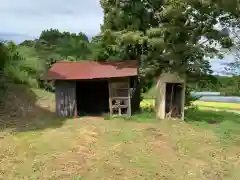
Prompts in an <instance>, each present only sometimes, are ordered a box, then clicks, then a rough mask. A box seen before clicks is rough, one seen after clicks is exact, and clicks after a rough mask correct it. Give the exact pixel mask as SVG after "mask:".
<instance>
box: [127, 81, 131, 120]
mask: <svg viewBox="0 0 240 180" xmlns="http://www.w3.org/2000/svg"><path fill="white" fill-rule="evenodd" d="M128 115H129V116H131V115H132V108H131V86H130V78H128Z"/></svg>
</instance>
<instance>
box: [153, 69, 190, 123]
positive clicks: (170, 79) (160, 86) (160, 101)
mask: <svg viewBox="0 0 240 180" xmlns="http://www.w3.org/2000/svg"><path fill="white" fill-rule="evenodd" d="M166 83H181V84H183V91H182V99H181V100H180V101H181V102H182V106H181V107H182V109H181V111H182V119H183V118H184V103H185V86H186V85H185V79H184V78H183V77H180V76H179V75H178V74H177V73H162V74H161V75H160V76H159V78H158V81H157V87H156V88H157V92H156V100H155V110H156V113H157V117H158V118H159V119H164V118H165V115H166V114H165V105H166V102H165V100H166Z"/></svg>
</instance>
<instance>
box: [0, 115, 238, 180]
mask: <svg viewBox="0 0 240 180" xmlns="http://www.w3.org/2000/svg"><path fill="white" fill-rule="evenodd" d="M186 114H187V120H186V122H179V121H167V120H155V119H154V115H153V114H151V113H143V114H142V115H138V116H137V115H136V116H134V117H132V118H125V119H124V120H123V119H115V120H103V119H101V118H91V117H89V118H84V119H57V118H55V119H39V121H40V122H41V123H39V122H38V123H37V121H33V122H32V123H28V126H25V124H24V125H23V126H22V127H21V128H14V127H12V128H11V131H10V129H9V128H6V129H4V130H3V131H2V132H1V133H0V144H1V145H0V157H1V159H0V161H1V166H0V172H1V173H0V179H9V180H22V179H32V180H35V179H41V180H45V179H46V180H47V179H70V180H71V179H72V180H76V179H91V180H92V179H96V180H97V179H149V180H150V179H151V180H152V179H182V180H188V179H189V180H190V179H191V180H194V179H209V180H210V179H211V180H212V179H217V180H219V179H229V180H230V179H231V180H232V179H239V178H240V173H239V168H240V158H239V156H240V129H239V127H238V126H239V123H240V116H239V115H236V114H233V113H226V112H218V113H217V114H216V113H215V112H212V111H199V110H188V112H187V113H186ZM136 121H138V122H136ZM20 125H21V123H19V124H18V126H20ZM53 125H54V126H53Z"/></svg>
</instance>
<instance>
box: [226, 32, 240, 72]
mask: <svg viewBox="0 0 240 180" xmlns="http://www.w3.org/2000/svg"><path fill="white" fill-rule="evenodd" d="M237 29H239V28H237ZM239 32H240V31H239V30H238V31H237V32H236V31H235V30H233V31H232V34H233V35H234V39H235V45H234V47H233V48H232V49H231V51H230V54H232V55H233V56H234V59H233V61H231V62H227V63H226V68H225V70H226V73H227V74H230V75H233V76H240V36H239Z"/></svg>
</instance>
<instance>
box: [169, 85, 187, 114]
mask: <svg viewBox="0 0 240 180" xmlns="http://www.w3.org/2000/svg"><path fill="white" fill-rule="evenodd" d="M182 91H183V84H182V83H166V96H165V98H166V99H165V102H166V105H165V114H166V118H181V116H182V98H183V97H182Z"/></svg>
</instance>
